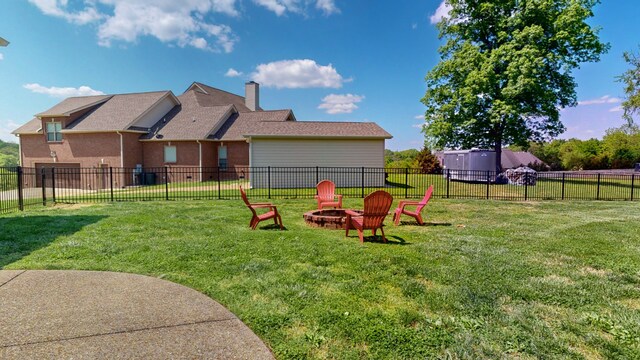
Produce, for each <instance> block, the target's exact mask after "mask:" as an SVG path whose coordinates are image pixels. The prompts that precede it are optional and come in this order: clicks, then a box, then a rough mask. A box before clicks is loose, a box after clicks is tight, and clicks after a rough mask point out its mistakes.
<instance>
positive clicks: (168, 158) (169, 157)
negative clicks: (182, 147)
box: [164, 146, 178, 163]
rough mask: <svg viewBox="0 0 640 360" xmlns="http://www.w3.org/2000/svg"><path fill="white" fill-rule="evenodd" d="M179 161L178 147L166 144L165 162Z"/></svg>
mask: <svg viewBox="0 0 640 360" xmlns="http://www.w3.org/2000/svg"><path fill="white" fill-rule="evenodd" d="M177 161H178V157H177V153H176V147H175V146H165V147H164V162H166V163H174V162H177Z"/></svg>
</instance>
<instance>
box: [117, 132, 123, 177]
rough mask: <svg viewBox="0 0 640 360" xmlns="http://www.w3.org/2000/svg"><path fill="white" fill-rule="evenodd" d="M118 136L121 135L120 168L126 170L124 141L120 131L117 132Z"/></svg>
mask: <svg viewBox="0 0 640 360" xmlns="http://www.w3.org/2000/svg"><path fill="white" fill-rule="evenodd" d="M116 134H118V135H120V168H122V169H124V140H123V138H122V133H121V132H120V131H116Z"/></svg>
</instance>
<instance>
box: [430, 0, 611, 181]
mask: <svg viewBox="0 0 640 360" xmlns="http://www.w3.org/2000/svg"><path fill="white" fill-rule="evenodd" d="M447 2H448V3H449V5H450V6H451V11H450V12H449V15H448V16H447V17H445V18H443V20H442V21H441V22H440V23H439V24H438V27H439V30H440V38H441V39H445V40H446V43H445V44H444V45H443V46H442V47H441V48H440V49H439V52H440V56H441V60H440V62H439V63H438V64H437V65H436V66H435V67H434V68H433V69H432V70H431V71H429V73H428V74H427V77H426V82H427V92H426V94H425V96H424V98H423V99H422V102H423V103H424V104H425V105H426V107H427V110H426V112H425V120H426V126H425V128H424V131H425V135H426V137H427V141H429V142H430V143H431V144H432V145H435V146H436V147H453V148H470V147H483V148H493V149H495V151H496V155H497V156H496V168H497V169H500V163H501V156H502V147H503V146H506V145H510V144H515V145H526V144H527V143H528V141H543V140H547V139H549V138H552V137H555V136H557V135H559V134H561V133H562V132H563V131H564V130H565V128H564V126H563V124H562V123H561V121H560V115H559V111H560V109H562V108H564V107H569V106H575V105H576V92H575V87H576V83H575V80H574V78H573V76H572V74H571V72H572V70H574V69H576V68H578V67H579V65H580V63H582V62H594V61H598V60H599V58H600V55H601V54H603V53H604V52H606V51H607V49H608V45H607V44H604V43H602V42H601V41H600V40H599V38H598V29H594V28H592V27H591V26H590V25H589V24H588V23H587V19H589V18H591V17H592V16H593V12H592V9H593V7H594V6H595V5H596V4H598V3H599V0H447Z"/></svg>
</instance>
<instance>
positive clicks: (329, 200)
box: [315, 180, 342, 210]
mask: <svg viewBox="0 0 640 360" xmlns="http://www.w3.org/2000/svg"><path fill="white" fill-rule="evenodd" d="M316 189H317V190H318V195H316V196H315V198H316V200H317V201H318V209H320V210H322V208H323V207H332V208H338V209H341V208H342V195H336V184H334V183H333V182H332V181H330V180H322V181H320V182H319V183H318V185H316ZM336 198H337V199H338V201H336Z"/></svg>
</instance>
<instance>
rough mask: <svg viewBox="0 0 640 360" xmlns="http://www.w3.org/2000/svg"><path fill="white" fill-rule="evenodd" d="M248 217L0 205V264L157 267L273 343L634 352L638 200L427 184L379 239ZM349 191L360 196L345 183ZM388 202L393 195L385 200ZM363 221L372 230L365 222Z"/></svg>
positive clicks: (354, 203)
mask: <svg viewBox="0 0 640 360" xmlns="http://www.w3.org/2000/svg"><path fill="white" fill-rule="evenodd" d="M274 202H275V203H276V204H277V205H278V206H279V209H281V212H282V215H283V220H284V224H285V226H286V230H285V231H279V230H276V229H275V228H273V227H272V226H270V225H265V224H264V223H262V226H261V227H262V228H261V229H259V230H256V231H251V230H249V229H248V227H247V225H248V222H249V218H250V216H249V215H250V213H249V210H248V209H246V207H244V205H242V203H241V202H240V201H236V200H216V201H192V202H174V201H168V202H167V201H163V202H137V203H106V204H99V205H93V206H58V207H53V208H51V207H48V208H34V209H32V210H29V211H26V212H24V213H19V214H12V215H5V216H0V228H1V229H2V232H1V234H0V268H5V269H88V270H109V271H123V272H132V273H138V274H146V275H151V276H157V277H162V278H164V279H167V280H171V281H175V282H178V283H181V284H184V285H186V286H189V287H192V288H194V289H197V290H199V291H201V292H203V293H205V294H207V295H208V296H210V297H212V298H213V299H215V300H217V301H219V302H220V303H222V304H223V305H225V306H226V307H227V308H229V309H230V310H231V311H232V312H234V313H235V314H237V315H238V316H239V317H240V318H241V319H242V320H243V321H244V322H245V323H246V324H247V325H249V327H251V329H253V330H254V331H255V332H256V333H257V334H258V335H259V336H260V337H261V338H262V339H264V341H265V342H266V343H267V344H268V345H269V346H270V347H271V348H272V349H273V351H274V353H275V355H276V357H277V358H280V359H288V358H292V359H300V358H320V359H322V358H340V359H351V358H353V359H360V358H376V359H379V358H391V359H410V358H418V359H423V358H431V357H442V358H474V359H475V358H487V359H495V358H502V357H505V358H518V359H521V358H525V359H526V358H575V359H582V358H585V359H599V358H621V359H622V358H625V359H631V358H640V231H639V230H640V225H639V224H640V205H639V204H638V203H637V202H635V203H633V202H593V201H590V202H570V201H564V202H528V203H517V202H503V201H484V200H483V201H463V200H452V199H450V200H445V199H434V200H432V202H431V203H430V204H429V206H428V207H427V208H426V209H425V210H426V215H427V216H426V219H427V221H428V222H430V224H429V225H428V226H423V227H420V226H417V225H416V224H415V223H411V222H409V221H408V219H407V222H406V223H404V224H403V225H402V226H399V227H394V226H393V225H391V218H390V217H389V218H388V219H387V224H389V226H387V228H386V234H387V237H388V238H389V243H387V244H384V243H382V242H380V241H379V240H377V241H371V240H373V239H372V238H369V239H368V240H369V242H366V243H365V244H364V245H361V244H360V243H359V241H358V238H357V234H356V232H352V234H351V236H350V237H349V238H345V236H344V232H343V231H336V230H323V229H315V228H309V227H307V226H306V225H305V223H304V221H303V219H302V214H303V213H304V212H305V211H306V210H309V209H311V208H313V206H314V202H313V200H279V199H275V200H274ZM345 202H346V206H347V207H361V206H362V205H361V204H362V200H361V199H346V200H345ZM395 203H396V202H394V204H395ZM366 235H369V234H366Z"/></svg>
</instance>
